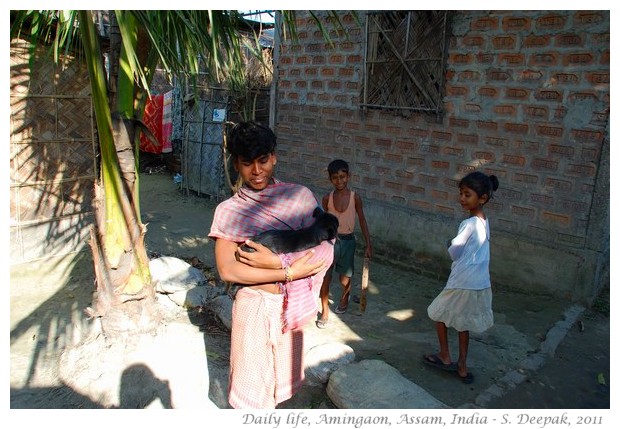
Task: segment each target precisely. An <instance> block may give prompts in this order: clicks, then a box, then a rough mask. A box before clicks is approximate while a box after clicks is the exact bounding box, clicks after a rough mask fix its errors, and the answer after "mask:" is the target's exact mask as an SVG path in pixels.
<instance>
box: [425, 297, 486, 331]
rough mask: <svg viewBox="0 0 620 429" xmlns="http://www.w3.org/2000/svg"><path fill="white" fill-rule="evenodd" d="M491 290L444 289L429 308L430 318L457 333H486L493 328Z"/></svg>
mask: <svg viewBox="0 0 620 429" xmlns="http://www.w3.org/2000/svg"><path fill="white" fill-rule="evenodd" d="M492 304H493V294H492V293H491V288H490V287H489V288H486V289H481V290H471V289H444V290H442V291H441V293H440V294H439V295H437V297H436V298H435V299H434V300H433V302H432V303H431V305H429V306H428V317H430V318H431V320H434V321H435V322H443V323H444V324H445V325H446V326H447V327H448V328H454V329H456V330H457V331H471V332H476V333H480V332H484V331H486V330H487V329H489V328H490V327H491V326H493V307H492Z"/></svg>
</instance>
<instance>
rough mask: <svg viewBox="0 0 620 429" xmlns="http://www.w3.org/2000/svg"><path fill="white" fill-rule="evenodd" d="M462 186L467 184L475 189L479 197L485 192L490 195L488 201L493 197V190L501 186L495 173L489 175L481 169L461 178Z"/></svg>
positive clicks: (460, 185) (460, 183)
mask: <svg viewBox="0 0 620 429" xmlns="http://www.w3.org/2000/svg"><path fill="white" fill-rule="evenodd" d="M462 186H467V187H468V188H469V189H471V190H473V191H474V192H475V193H476V195H478V198H480V197H481V196H483V195H484V194H486V195H488V196H489V198H488V199H487V201H488V200H490V199H491V198H492V197H493V192H494V191H497V188H499V180H498V179H497V176H495V175H493V174H491V175H490V176H487V175H486V174H484V173H482V172H480V171H473V172H471V173H469V174H468V175H467V176H465V177H463V178H462V179H461V181H460V182H459V188H460V187H462Z"/></svg>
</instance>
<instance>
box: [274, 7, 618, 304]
mask: <svg viewBox="0 0 620 429" xmlns="http://www.w3.org/2000/svg"><path fill="white" fill-rule="evenodd" d="M298 15H299V17H298V19H297V27H298V31H299V34H298V35H299V44H297V45H295V44H292V43H290V42H289V41H284V42H283V43H282V45H281V47H280V54H279V58H276V70H277V79H276V81H277V91H276V94H277V108H276V112H277V113H276V132H277V135H278V141H279V153H280V154H281V156H280V158H279V161H280V162H279V166H278V167H279V174H280V176H283V177H284V178H285V179H289V180H296V181H300V182H301V183H305V184H307V185H308V186H310V187H311V188H312V189H313V190H315V191H316V193H317V195H320V194H322V193H323V192H325V191H328V190H329V189H330V188H329V182H328V181H327V173H326V166H327V164H328V163H329V161H331V160H332V159H335V158H343V159H345V160H347V161H349V162H350V164H351V167H352V169H353V171H352V173H353V177H352V187H353V188H354V189H355V190H356V191H358V192H359V193H360V194H361V195H362V196H363V197H364V201H365V204H366V206H365V207H366V210H367V211H368V212H369V217H370V220H369V222H370V224H371V226H372V230H373V236H377V238H378V240H377V241H379V242H381V241H384V242H385V243H384V244H383V246H380V249H379V251H378V252H379V253H383V254H384V255H386V256H387V257H389V258H393V257H394V255H392V254H391V253H390V252H391V251H390V250H389V249H394V248H396V249H398V252H399V255H400V256H401V257H402V259H403V261H404V262H405V263H407V264H410V263H411V265H413V266H419V267H421V268H420V269H421V270H422V271H424V270H427V271H441V272H442V274H443V275H445V274H446V270H445V269H442V268H440V267H445V262H446V261H445V249H444V248H443V247H440V246H439V243H444V242H445V240H444V238H448V237H449V236H450V234H453V233H454V232H455V228H456V226H455V225H458V221H460V220H461V219H462V217H463V213H462V212H461V210H460V207H459V205H458V200H457V196H458V190H457V183H458V180H459V179H460V178H461V177H462V176H463V175H465V174H466V173H468V172H470V171H473V170H477V169H479V170H482V171H484V172H486V173H488V174H495V175H496V176H498V178H499V181H500V189H499V190H498V192H497V193H496V195H495V198H494V199H493V200H491V202H490V203H489V204H488V206H487V210H488V214H489V216H490V217H491V219H492V226H493V234H494V236H495V237H498V240H496V242H495V243H494V246H495V247H496V248H500V249H501V250H502V251H503V256H504V257H505V259H504V261H497V262H494V263H493V264H494V265H493V269H494V270H495V272H496V277H497V278H500V279H501V278H504V277H505V278H506V280H508V279H509V278H511V277H512V276H514V275H515V271H516V270H521V271H523V268H525V270H526V271H527V273H523V274H522V275H523V276H524V279H523V281H520V283H521V284H522V285H526V286H527V285H530V286H538V285H543V286H544V287H545V288H551V289H553V288H554V287H559V288H560V289H562V288H564V289H566V290H565V291H564V292H565V294H566V295H571V296H583V295H588V294H591V293H592V291H593V290H595V289H597V288H598V287H599V284H600V280H601V279H600V273H601V270H602V271H603V272H604V271H605V266H608V265H609V262H608V258H609V144H610V142H609V106H610V60H609V58H610V14H609V11H456V12H454V14H453V17H452V23H451V30H450V37H449V49H448V52H447V58H446V61H447V67H446V73H445V98H444V100H443V107H444V109H445V114H444V115H443V116H442V117H440V118H437V117H436V116H434V115H428V114H409V115H398V114H395V113H394V112H390V111H384V110H362V109H361V108H360V107H359V104H360V97H361V94H362V92H361V91H362V87H363V78H364V49H365V46H364V43H365V41H364V40H365V37H364V31H365V30H364V20H365V15H364V13H363V12H362V11H358V18H359V20H360V21H361V23H360V24H358V23H357V21H356V19H355V18H354V17H353V16H352V15H351V14H349V13H342V14H341V20H342V22H343V24H344V26H345V28H346V29H347V32H346V33H347V35H346V36H345V35H344V34H343V32H342V31H341V30H339V29H338V28H337V27H336V26H334V25H333V24H331V23H329V22H328V21H327V18H326V16H327V15H326V14H325V13H321V12H318V16H322V18H323V19H324V21H323V22H324V24H325V27H326V28H327V29H328V31H330V36H331V37H332V40H333V41H334V44H335V47H334V48H330V47H329V46H328V45H327V44H326V43H325V42H324V40H323V36H322V34H321V32H320V30H319V29H318V27H317V25H316V23H315V22H314V20H313V19H312V18H311V17H310V16H302V14H301V13H300V14H298ZM416 225H419V226H420V227H421V228H422V229H423V230H424V232H426V233H427V234H422V233H419V232H416V230H415V228H412V226H416ZM412 229H413V230H412ZM429 231H433V233H432V234H428V232H429ZM406 232H410V234H408V235H406V237H407V238H405V233H406ZM438 235H439V237H438ZM444 235H445V237H444ZM498 246H499V247H498ZM524 252H525V253H532V252H533V253H534V254H535V255H523V253H524ZM495 253H497V252H494V254H495ZM534 256H535V257H538V259H540V257H542V258H543V259H544V258H546V259H547V260H545V261H540V262H537V261H535V260H532V261H528V260H527V258H528V257H534ZM534 259H535V258H534ZM425 261H426V262H425ZM428 261H435V262H432V263H428ZM437 261H438V262H437ZM425 264H426V265H425ZM567 264H572V267H571V268H570V269H568V270H567V271H566V269H565V266H566V265H567ZM448 268H449V266H448ZM563 270H564V273H562V271H563ZM539 271H542V272H539ZM532 277H536V279H532ZM595 277H598V278H595ZM512 278H514V277H512ZM558 282H563V283H564V285H562V286H552V285H551V284H553V283H558ZM578 282H581V283H583V282H586V283H587V284H588V285H587V286H585V288H586V289H587V291H577V290H576V289H579V288H584V286H577V285H576V283H578Z"/></svg>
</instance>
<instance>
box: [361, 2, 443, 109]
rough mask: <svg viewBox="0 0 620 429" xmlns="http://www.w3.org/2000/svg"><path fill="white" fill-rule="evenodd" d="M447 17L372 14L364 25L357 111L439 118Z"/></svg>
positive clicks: (440, 14)
mask: <svg viewBox="0 0 620 429" xmlns="http://www.w3.org/2000/svg"><path fill="white" fill-rule="evenodd" d="M448 29H449V11H432V10H422V11H377V12H369V13H368V14H367V19H366V52H365V58H364V63H365V73H364V87H363V94H362V103H361V107H362V109H366V108H376V109H391V110H395V111H399V112H403V113H404V112H411V111H415V112H429V113H435V114H437V115H440V114H441V113H442V112H443V109H442V107H443V106H442V98H443V93H444V76H445V61H446V52H447V40H448V37H447V35H448Z"/></svg>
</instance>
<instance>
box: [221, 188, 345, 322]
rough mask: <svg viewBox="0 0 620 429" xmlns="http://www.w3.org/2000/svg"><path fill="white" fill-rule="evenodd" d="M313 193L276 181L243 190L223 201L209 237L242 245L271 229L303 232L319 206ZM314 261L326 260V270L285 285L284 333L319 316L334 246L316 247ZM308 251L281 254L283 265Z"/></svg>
mask: <svg viewBox="0 0 620 429" xmlns="http://www.w3.org/2000/svg"><path fill="white" fill-rule="evenodd" d="M318 205H319V204H318V201H317V199H316V197H315V196H314V194H313V193H312V191H310V190H309V189H308V188H306V187H305V186H301V185H298V184H294V183H284V182H280V181H275V183H274V184H273V185H270V186H268V187H267V188H265V189H264V190H262V191H258V192H257V191H253V190H251V189H249V188H247V187H242V188H241V189H239V191H238V192H237V193H236V194H235V195H233V196H232V197H231V198H229V199H227V200H225V201H223V202H221V203H220V204H219V205H218V206H217V208H216V210H215V214H214V216H213V223H212V225H211V231H210V233H209V237H212V238H223V239H225V240H230V241H234V242H237V243H242V242H244V241H245V240H246V239H248V238H251V237H253V236H255V235H257V234H260V233H261V232H263V231H267V230H270V229H295V230H297V229H300V228H304V227H307V226H309V225H311V224H312V223H313V222H314V218H313V217H312V213H313V212H314V209H315V208H316V207H317V206H318ZM314 251H315V254H314V256H312V258H311V259H310V260H311V261H318V260H320V259H323V260H325V264H326V268H325V269H324V270H322V271H321V272H319V273H318V274H315V275H314V276H311V277H307V278H304V279H298V280H295V281H293V282H290V283H287V284H285V285H284V286H285V288H284V293H285V299H284V308H283V313H282V330H283V332H286V331H288V330H290V329H296V328H299V327H301V326H303V325H305V324H306V323H308V322H309V321H310V320H311V319H312V318H314V317H316V313H317V311H318V307H317V301H318V295H319V292H320V289H321V284H322V282H323V277H325V272H326V271H327V268H328V267H329V266H330V265H331V263H332V261H333V257H334V247H333V243H330V242H326V241H324V242H323V243H322V244H321V245H319V246H317V247H315V248H314ZM307 252H308V250H305V251H302V252H296V253H289V254H281V255H278V256H280V259H281V260H282V263H283V265H284V264H286V265H290V263H291V262H292V261H294V260H296V259H297V258H299V257H301V256H303V255H305V254H306V253H307Z"/></svg>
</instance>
